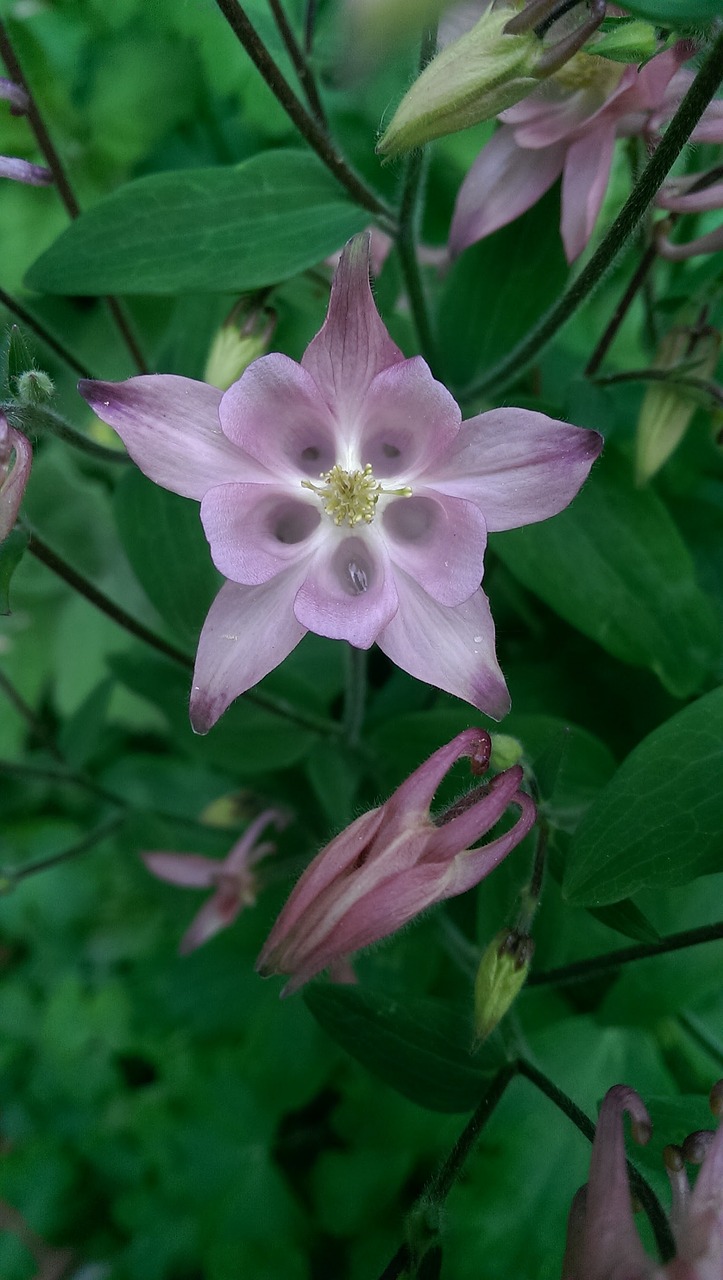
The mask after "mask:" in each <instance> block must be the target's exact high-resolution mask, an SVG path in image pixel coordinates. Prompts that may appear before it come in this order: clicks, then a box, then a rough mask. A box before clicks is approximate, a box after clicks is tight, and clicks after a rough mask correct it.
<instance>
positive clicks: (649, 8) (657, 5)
mask: <svg viewBox="0 0 723 1280" xmlns="http://www.w3.org/2000/svg"><path fill="white" fill-rule="evenodd" d="M625 7H626V9H629V10H630V12H631V13H633V14H635V15H636V16H637V17H639V18H647V19H648V20H649V21H650V22H655V23H657V24H658V26H661V27H664V28H666V30H669V29H670V28H671V27H672V28H673V29H676V28H679V27H682V28H683V29H687V28H688V27H693V28H695V27H701V26H705V24H706V23H708V22H712V21H713V19H714V18H717V17H719V16H720V4H719V3H718V0H631V3H629V4H627V5H626V6H625Z"/></svg>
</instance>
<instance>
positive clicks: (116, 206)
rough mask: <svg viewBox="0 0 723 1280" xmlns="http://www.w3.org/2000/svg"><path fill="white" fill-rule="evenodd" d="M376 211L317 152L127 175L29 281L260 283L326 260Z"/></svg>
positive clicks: (36, 285)
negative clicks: (358, 202)
mask: <svg viewBox="0 0 723 1280" xmlns="http://www.w3.org/2000/svg"><path fill="white" fill-rule="evenodd" d="M368 220H369V215H368V214H367V213H365V212H364V210H362V209H359V208H357V207H356V206H355V205H353V204H352V203H351V201H350V200H349V199H347V197H346V196H345V195H344V193H343V192H342V190H341V188H340V187H339V186H338V184H337V183H336V182H335V181H334V179H333V178H332V177H331V176H330V174H329V173H328V171H327V170H326V169H325V168H324V166H323V164H322V163H321V161H320V160H318V159H317V158H316V156H313V155H311V154H308V153H306V152H303V151H291V150H287V151H268V152H264V153H262V154H261V155H257V156H254V157H253V158H252V159H251V160H247V161H245V162H244V163H243V164H241V165H238V166H236V167H235V168H217V169H183V170H181V171H179V172H170V173H154V174H150V175H149V176H148V177H144V178H138V179H137V180H135V181H133V182H129V183H127V184H126V185H125V186H123V187H121V188H120V189H119V190H118V191H115V192H113V194H112V195H110V196H108V197H107V198H106V199H105V200H102V201H100V202H99V203H98V204H97V205H95V206H94V207H93V208H92V209H89V210H88V212H87V213H84V214H83V215H82V216H81V217H80V218H77V219H76V220H75V222H73V223H71V225H70V226H69V227H68V228H67V229H66V230H65V231H64V232H63V234H62V235H61V236H59V237H58V239H57V240H56V241H55V243H54V244H52V245H51V247H50V248H49V249H48V250H47V251H46V252H45V253H43V254H42V255H41V256H40V258H38V260H37V261H36V262H35V263H34V264H33V265H32V267H31V268H30V270H29V272H28V275H27V283H28V286H29V287H30V288H31V289H38V290H39V291H41V292H43V293H63V294H107V293H113V294H128V293H174V294H175V293H181V292H189V293H191V292H194V291H197V292H203V293H210V292H213V291H216V290H220V291H221V292H224V293H225V292H232V291H234V292H238V291H244V290H248V289H258V288H260V287H262V286H264V285H270V284H275V283H276V282H278V281H279V280H288V279H289V278H290V277H291V276H294V275H296V274H297V273H298V272H300V271H304V270H305V269H306V268H307V267H312V266H314V265H315V264H316V263H318V262H321V261H322V259H324V258H325V257H327V256H328V254H330V253H333V252H334V250H336V249H339V248H340V247H341V245H343V244H344V242H345V240H348V238H349V237H350V236H352V235H354V233H355V232H357V231H361V230H362V229H363V228H364V226H365V225H366V223H367V222H368Z"/></svg>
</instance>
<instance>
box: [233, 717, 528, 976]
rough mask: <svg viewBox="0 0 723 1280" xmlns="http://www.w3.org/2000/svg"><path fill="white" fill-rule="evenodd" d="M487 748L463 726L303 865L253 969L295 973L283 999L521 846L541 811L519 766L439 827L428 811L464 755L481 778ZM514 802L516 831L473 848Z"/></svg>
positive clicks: (480, 733)
mask: <svg viewBox="0 0 723 1280" xmlns="http://www.w3.org/2000/svg"><path fill="white" fill-rule="evenodd" d="M490 745H491V744H490V738H489V734H487V733H485V731H484V730H483V729H465V730H464V732H463V733H460V734H458V735H457V737H456V738H453V739H452V741H451V742H448V743H447V745H446V746H445V747H440V749H439V751H435V753H434V755H432V756H430V757H429V759H428V760H426V761H425V762H424V764H422V765H420V767H419V768H418V769H415V771H414V773H412V774H411V775H410V776H409V777H408V778H407V780H406V782H403V783H402V785H401V786H400V787H398V788H397V790H396V791H395V792H394V793H393V794H392V795H391V796H390V798H389V800H387V802H386V804H383V805H381V806H380V807H379V808H378V809H370V810H369V812H368V813H364V814H362V815H361V817H359V818H357V819H356V821H355V822H352V824H351V826H349V827H347V828H346V830H345V831H342V832H341V833H340V834H339V835H338V836H336V837H335V838H334V839H333V840H332V841H331V843H330V844H328V845H327V846H326V848H325V849H322V851H321V853H320V854H319V855H318V856H317V857H316V858H315V859H314V861H313V862H312V863H311V865H310V866H309V867H307V869H306V871H305V872H304V874H303V875H302V877H301V879H300V880H299V882H298V884H297V885H296V887H295V888H294V890H293V891H292V894H291V897H290V898H289V900H288V902H287V903H286V906H285V907H284V909H283V911H282V912H281V915H280V916H279V918H278V920H277V921H276V924H275V925H274V927H273V929H272V930H271V933H270V934H269V937H268V939H267V940H266V943H265V945H264V948H263V950H262V952H261V955H260V956H259V959H258V964H257V968H258V969H259V971H260V972H261V973H262V974H264V975H268V974H272V973H286V974H289V975H290V977H291V980H290V981H289V982H287V984H286V986H285V987H284V990H283V992H282V995H290V994H291V993H292V992H293V991H296V990H298V988H299V987H300V986H302V985H303V984H304V983H305V982H308V981H309V979H310V978H313V977H314V976H315V975H316V974H318V973H321V971H322V969H326V968H328V967H332V969H334V968H335V967H337V966H339V965H340V963H341V962H343V961H345V960H347V959H348V957H349V956H350V955H351V954H353V953H354V952H355V951H359V950H361V948H362V947H368V946H370V944H371V943H373V942H377V941H378V940H379V939H380V938H386V937H387V936H388V935H389V934H390V933H395V932H396V930H397V929H401V928H402V926H403V925H405V924H407V922H408V921H409V920H411V919H413V917H414V916H417V915H419V913H420V911H425V910H426V909H427V907H430V906H431V905H432V904H433V903H435V902H442V901H443V900H444V899H445V898H453V897H456V895H457V894H460V893H464V892H465V891H466V890H467V889H471V888H472V887H473V886H474V885H476V884H479V882H480V880H483V879H484V878H485V876H487V875H489V873H490V871H493V870H494V868H495V867H496V866H497V865H498V863H500V862H501V861H502V859H503V858H504V857H505V856H506V855H507V854H508V853H509V852H510V850H511V849H514V847H515V845H517V844H519V842H520V841H521V840H522V839H524V837H525V836H526V835H527V832H528V831H529V830H530V828H531V826H532V825H533V823H534V821H535V816H536V813H535V806H534V804H533V802H532V800H531V799H530V797H529V796H528V795H525V793H524V792H522V791H520V789H519V788H520V783H521V782H522V769H521V768H520V766H519V765H515V766H513V768H511V769H507V770H506V771H505V772H504V773H501V774H499V775H498V776H497V777H496V778H493V779H492V781H491V782H490V783H489V784H488V785H486V786H480V787H478V788H476V789H475V790H473V791H471V792H470V793H469V794H468V795H467V796H464V797H463V798H462V800H461V801H459V802H458V803H457V804H456V805H454V806H453V807H452V808H451V809H450V810H448V812H447V813H446V814H444V815H442V817H441V818H440V819H438V821H436V822H435V821H434V819H433V818H432V816H431V814H430V811H429V810H430V805H431V803H432V800H433V798H434V793H435V791H436V790H437V788H438V787H439V784H440V782H441V781H442V779H443V778H444V776H445V774H446V773H448V772H449V770H450V769H451V768H452V765H453V764H455V762H456V761H457V760H460V759H462V758H463V757H465V756H468V757H469V758H470V759H471V761H472V768H473V772H475V773H476V774H481V773H483V772H484V771H485V769H486V768H487V764H488V761H489V753H490ZM510 804H513V805H516V806H517V808H518V809H519V810H520V816H519V818H518V819H517V821H516V823H515V824H514V826H513V827H512V828H511V829H510V830H509V831H507V832H506V833H505V834H504V835H501V836H498V837H497V838H496V839H494V840H491V841H490V842H489V844H486V845H482V847H481V848H473V849H471V848H470V847H469V846H470V845H473V844H474V843H475V841H477V840H479V839H480V837H481V836H484V835H486V834H487V832H488V831H491V830H492V828H493V827H494V826H495V824H496V823H497V822H498V821H499V820H500V818H501V817H502V815H503V814H504V812H505V810H506V809H507V807H508V805H510Z"/></svg>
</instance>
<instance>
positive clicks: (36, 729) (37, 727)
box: [0, 671, 62, 761]
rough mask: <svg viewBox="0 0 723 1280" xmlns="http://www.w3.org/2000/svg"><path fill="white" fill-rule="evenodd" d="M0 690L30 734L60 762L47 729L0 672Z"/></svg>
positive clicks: (3, 673)
mask: <svg viewBox="0 0 723 1280" xmlns="http://www.w3.org/2000/svg"><path fill="white" fill-rule="evenodd" d="M0 689H2V692H3V693H4V694H5V697H6V698H7V700H8V702H9V703H10V704H11V705H12V706H13V707H14V708H15V710H16V711H17V713H18V715H19V716H21V717H22V719H23V720H24V721H25V723H26V725H27V726H28V728H29V729H30V731H31V733H32V734H33V736H34V737H35V738H37V740H38V742H39V743H40V744H41V745H42V746H43V747H45V749H46V751H49V752H50V754H51V755H52V756H54V757H55V759H56V760H60V761H62V756H61V754H60V752H59V751H58V748H57V747H56V745H55V742H54V741H53V738H52V735H51V734H50V733H49V732H48V729H47V727H46V726H45V725H44V724H43V722H42V720H40V719H39V717H38V716H36V714H35V712H34V711H33V708H32V707H31V706H29V705H28V703H27V702H26V701H25V699H24V697H23V696H22V694H21V693H19V692H18V690H17V689H16V688H15V685H14V684H13V683H12V681H11V680H9V679H8V677H7V676H6V675H5V672H4V671H0Z"/></svg>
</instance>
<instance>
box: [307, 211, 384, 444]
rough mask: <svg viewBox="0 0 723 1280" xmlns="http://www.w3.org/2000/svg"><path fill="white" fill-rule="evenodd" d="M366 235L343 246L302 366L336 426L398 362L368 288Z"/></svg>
mask: <svg viewBox="0 0 723 1280" xmlns="http://www.w3.org/2000/svg"><path fill="white" fill-rule="evenodd" d="M369 244H370V236H369V233H368V232H364V233H363V234H362V235H359V236H355V237H354V239H353V240H350V241H349V243H348V244H347V245H346V247H345V249H344V252H343V253H342V255H341V260H340V262H339V266H338V267H337V269H336V273H335V275H334V281H333V283H332V286H331V297H330V299H329V310H328V312H327V316H326V320H325V321H324V324H323V326H322V328H321V329H320V331H319V333H317V335H316V337H315V338H313V339H312V340H311V342H310V343H309V346H308V347H307V348H306V351H305V352H304V356H303V359H302V361H301V363H302V365H303V367H304V368H305V369H306V370H307V372H308V373H310V374H311V376H312V378H313V379H314V381H315V383H316V385H317V387H318V388H319V391H320V392H321V394H322V396H323V397H324V399H325V400H326V403H327V404H328V406H329V408H330V409H331V410H332V411H333V412H334V414H335V415H336V417H337V420H338V421H339V422H343V421H344V418H345V417H346V416H347V415H348V414H352V415H353V414H355V413H356V410H357V407H358V405H359V403H360V401H361V400H362V398H363V396H364V395H365V394H366V391H367V388H368V387H369V384H370V382H371V381H372V379H373V378H375V377H376V376H377V374H378V373H381V371H382V369H387V368H389V366H390V365H392V364H397V363H398V361H400V360H403V359H404V356H403V355H402V353H401V351H400V350H399V348H398V347H397V346H396V345H395V343H393V342H392V340H391V338H390V337H389V334H388V333H387V330H386V327H385V325H384V323H383V321H382V319H381V316H380V315H379V312H378V311H377V308H376V306H375V303H374V298H373V296H372V291H371V286H370V283H369Z"/></svg>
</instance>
